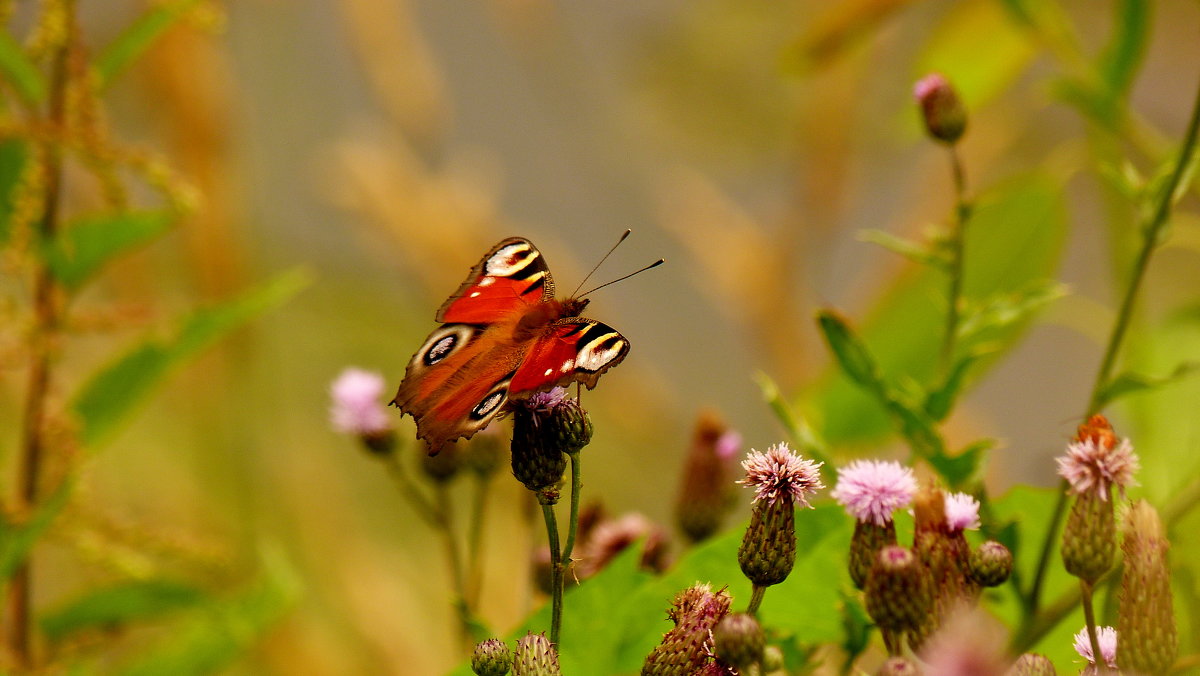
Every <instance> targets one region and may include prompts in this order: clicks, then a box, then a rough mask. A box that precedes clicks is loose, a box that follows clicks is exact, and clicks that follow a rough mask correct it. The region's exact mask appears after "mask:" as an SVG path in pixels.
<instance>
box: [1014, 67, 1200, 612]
mask: <svg viewBox="0 0 1200 676" xmlns="http://www.w3.org/2000/svg"><path fill="white" fill-rule="evenodd" d="M1198 130H1200V87H1197V88H1196V100H1195V102H1193V104H1192V114H1191V118H1190V119H1189V120H1188V126H1187V131H1186V132H1185V133H1184V137H1183V143H1182V145H1181V146H1180V149H1179V157H1178V159H1176V161H1175V167H1174V169H1173V170H1172V171H1171V176H1170V178H1169V179H1168V180H1167V184H1166V185H1165V186H1163V189H1162V192H1161V193H1160V194H1159V196H1158V203H1157V204H1156V205H1155V209H1154V213H1153V215H1152V217H1151V218H1150V221H1149V222H1148V223H1147V224H1146V225H1145V226H1144V227H1143V228H1142V248H1141V250H1140V251H1138V255H1137V258H1136V260H1135V261H1134V264H1133V273H1132V276H1131V277H1130V280H1129V286H1128V287H1126V289H1125V295H1124V296H1123V297H1122V298H1121V306H1120V309H1119V310H1118V311H1117V319H1116V323H1115V324H1114V325H1113V330H1112V334H1111V335H1110V336H1109V339H1108V345H1107V346H1106V347H1105V349H1104V356H1103V357H1102V358H1101V360H1100V369H1099V371H1098V372H1097V374H1096V382H1095V384H1094V385H1093V386H1092V393H1091V396H1090V397H1089V398H1088V406H1087V411H1086V412H1085V414H1084V417H1085V418H1087V417H1089V416H1091V415H1092V414H1094V413H1097V412H1099V410H1100V407H1101V405H1102V404H1103V401H1102V397H1103V394H1104V390H1105V389H1106V387H1107V385H1108V382H1109V379H1110V378H1111V377H1112V370H1113V367H1114V366H1115V364H1116V361H1117V355H1118V354H1119V353H1120V351H1121V346H1122V344H1123V343H1124V340H1125V334H1126V333H1127V332H1128V330H1129V325H1130V323H1131V320H1132V318H1133V310H1134V306H1135V304H1136V301H1137V297H1138V292H1139V291H1140V290H1141V286H1142V280H1143V279H1145V276H1146V270H1147V269H1148V268H1149V267H1150V257H1151V255H1152V254H1153V253H1154V250H1155V249H1156V248H1157V247H1158V244H1159V239H1160V238H1161V236H1162V230H1163V228H1164V227H1165V226H1166V224H1167V222H1168V220H1169V219H1170V215H1171V206H1172V201H1173V197H1174V195H1175V191H1176V190H1177V189H1178V188H1179V183H1180V181H1181V180H1182V179H1183V174H1184V172H1185V171H1186V170H1187V167H1188V165H1189V164H1191V161H1192V155H1193V154H1194V153H1195V150H1196V136H1197V131H1198ZM1059 488H1060V490H1059V495H1058V502H1057V503H1056V504H1055V506H1054V512H1053V513H1052V515H1051V517H1050V527H1049V528H1047V529H1046V539H1045V541H1044V542H1043V543H1042V550H1041V553H1040V555H1039V556H1038V566H1037V570H1036V572H1035V573H1034V577H1033V584H1032V586H1031V587H1030V590H1029V598H1028V599H1027V601H1026V603H1025V604H1024V606H1025V619H1024V624H1026V625H1028V624H1029V623H1031V622H1032V621H1033V619H1034V616H1035V615H1036V614H1037V611H1038V604H1039V603H1040V600H1041V592H1042V582H1043V580H1044V579H1045V576H1046V568H1047V567H1048V565H1049V562H1050V552H1051V550H1052V549H1053V547H1054V542H1055V534H1056V533H1057V532H1058V529H1059V527H1060V526H1061V525H1062V519H1063V516H1064V515H1065V514H1066V505H1067V496H1066V489H1067V485H1066V482H1065V481H1063V482H1061V483H1060V484H1059Z"/></svg>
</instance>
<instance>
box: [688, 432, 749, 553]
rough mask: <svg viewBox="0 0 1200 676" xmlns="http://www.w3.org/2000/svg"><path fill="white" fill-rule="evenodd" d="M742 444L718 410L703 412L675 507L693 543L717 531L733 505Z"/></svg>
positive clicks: (694, 435)
mask: <svg viewBox="0 0 1200 676" xmlns="http://www.w3.org/2000/svg"><path fill="white" fill-rule="evenodd" d="M740 447H741V437H740V436H739V435H738V434H737V432H733V431H731V430H729V429H728V428H727V427H726V426H725V424H724V423H723V422H721V420H720V418H718V417H717V414H716V413H713V412H712V411H703V412H701V414H700V417H699V419H698V420H697V421H696V431H695V433H694V434H693V437H692V447H691V450H690V452H689V453H688V457H687V464H686V465H685V466H684V471H683V484H682V485H681V487H680V491H679V501H678V502H677V503H676V508H675V518H676V522H677V523H678V525H679V530H680V531H682V532H683V534H684V535H685V536H686V537H687V538H688V539H689V540H691V541H692V542H700V541H702V540H705V539H707V538H708V537H710V536H711V535H712V534H713V533H715V532H717V530H718V529H719V528H720V527H721V521H722V520H723V519H724V518H725V515H726V514H728V513H729V510H730V509H731V508H732V507H733V505H734V494H733V485H732V479H733V476H732V475H733V464H734V458H735V456H737V455H739V454H740Z"/></svg>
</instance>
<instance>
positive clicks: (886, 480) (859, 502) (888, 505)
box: [830, 460, 917, 526]
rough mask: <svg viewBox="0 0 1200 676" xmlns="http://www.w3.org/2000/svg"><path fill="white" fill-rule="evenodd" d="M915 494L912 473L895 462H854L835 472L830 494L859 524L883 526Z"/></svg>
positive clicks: (890, 520) (915, 479)
mask: <svg viewBox="0 0 1200 676" xmlns="http://www.w3.org/2000/svg"><path fill="white" fill-rule="evenodd" d="M916 492H917V478H916V476H915V475H913V471H912V470H911V469H909V468H908V467H904V466H903V465H901V464H900V463H898V462H895V461H891V462H885V461H882V460H855V461H854V462H852V463H850V464H849V465H847V466H845V467H843V468H842V469H840V470H838V482H837V486H835V487H834V489H833V492H831V493H830V495H831V496H833V499H834V500H837V501H838V503H839V504H841V505H842V506H843V507H845V508H846V512H847V513H848V514H849V515H850V516H853V517H854V518H855V519H857V520H858V521H859V522H871V523H874V524H875V525H877V526H886V525H887V524H889V523H891V522H892V513H893V512H895V511H896V510H897V509H901V508H903V507H907V506H908V505H909V504H910V503H911V502H912V500H913V496H914V495H915V494H916Z"/></svg>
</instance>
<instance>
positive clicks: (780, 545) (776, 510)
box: [738, 444, 825, 587]
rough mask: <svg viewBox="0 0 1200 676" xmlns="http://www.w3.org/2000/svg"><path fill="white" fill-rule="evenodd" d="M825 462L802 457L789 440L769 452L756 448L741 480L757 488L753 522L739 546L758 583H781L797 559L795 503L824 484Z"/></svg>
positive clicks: (746, 570)
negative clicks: (822, 480) (822, 468)
mask: <svg viewBox="0 0 1200 676" xmlns="http://www.w3.org/2000/svg"><path fill="white" fill-rule="evenodd" d="M820 467H821V465H820V464H819V463H814V462H813V461H811V460H803V459H801V458H800V456H798V455H796V454H794V453H792V451H791V449H789V448H788V447H787V444H777V445H775V446H772V447H770V448H768V449H767V452H766V453H759V452H758V451H751V452H750V454H749V455H748V456H747V458H746V460H744V461H743V462H742V468H743V469H745V470H746V478H745V479H743V480H741V481H739V482H738V483H741V484H743V485H746V486H752V487H753V488H754V489H755V497H754V511H753V512H752V513H751V515H750V525H749V526H748V527H747V528H746V534H745V536H743V537H742V546H741V547H739V548H738V563H739V564H740V565H741V567H742V572H743V573H744V574H745V575H746V577H747V578H749V579H750V581H751V582H753V583H754V585H755V586H756V587H767V586H770V585H773V584H779V583H780V582H783V581H784V580H785V579H787V576H788V574H789V573H791V572H792V566H793V565H794V564H795V563H796V507H795V505H796V503H799V504H800V505H802V506H805V507H811V505H809V504H808V496H809V495H810V494H812V493H815V492H816V491H817V490H819V489H821V488H824V487H825V486H824V484H822V483H821V473H820Z"/></svg>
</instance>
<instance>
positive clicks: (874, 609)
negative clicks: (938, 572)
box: [864, 545, 933, 632]
mask: <svg viewBox="0 0 1200 676" xmlns="http://www.w3.org/2000/svg"><path fill="white" fill-rule="evenodd" d="M864 592H865V595H866V602H867V603H866V605H867V614H868V615H870V616H871V619H873V620H875V624H877V625H879V627H880V628H882V629H886V630H889V631H893V632H903V631H910V630H915V629H917V628H919V627H920V626H921V624H922V623H923V622H924V621H925V620H926V618H927V617H928V616H929V614H930V611H931V610H932V609H933V598H932V590H931V589H930V583H929V577H928V571H926V570H925V566H923V565H921V561H920V560H919V559H918V558H917V556H916V555H915V554H914V553H913V552H912V550H910V549H907V548H905V547H900V546H898V545H889V546H887V547H884V548H883V549H881V550H879V554H878V555H877V556H876V557H875V565H874V566H872V567H871V573H870V575H868V576H867V586H866V589H865V590H864Z"/></svg>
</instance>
